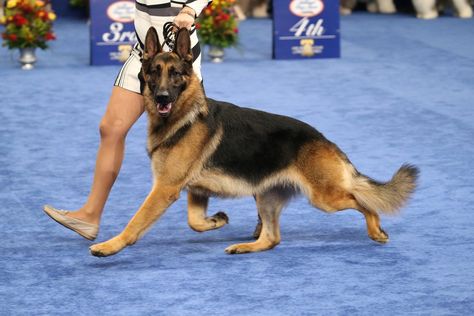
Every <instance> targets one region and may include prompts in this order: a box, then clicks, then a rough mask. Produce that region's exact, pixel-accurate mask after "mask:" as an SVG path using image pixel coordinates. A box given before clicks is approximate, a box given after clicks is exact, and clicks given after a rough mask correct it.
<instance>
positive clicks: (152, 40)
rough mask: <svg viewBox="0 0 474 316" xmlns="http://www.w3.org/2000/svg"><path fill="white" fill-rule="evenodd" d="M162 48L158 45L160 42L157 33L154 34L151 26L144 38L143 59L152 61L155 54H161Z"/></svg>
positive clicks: (154, 31)
mask: <svg viewBox="0 0 474 316" xmlns="http://www.w3.org/2000/svg"><path fill="white" fill-rule="evenodd" d="M161 51H162V48H161V45H160V40H159V38H158V33H156V30H155V28H154V27H153V26H152V27H150V28H149V29H148V32H147V33H146V38H145V54H144V56H143V59H152V58H153V57H155V55H156V54H158V53H161Z"/></svg>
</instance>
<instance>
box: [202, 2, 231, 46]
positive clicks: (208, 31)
mask: <svg viewBox="0 0 474 316" xmlns="http://www.w3.org/2000/svg"><path fill="white" fill-rule="evenodd" d="M234 5H235V0H214V1H212V3H211V4H210V5H209V6H208V7H207V8H205V9H204V10H203V12H202V14H201V16H200V18H199V19H198V21H197V23H196V28H197V29H198V34H199V37H200V41H201V43H202V44H207V45H210V46H215V47H220V48H225V47H230V46H234V45H236V44H237V40H238V33H239V29H238V22H237V21H238V20H237V16H236V14H235V11H234Z"/></svg>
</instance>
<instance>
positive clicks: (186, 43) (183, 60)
mask: <svg viewBox="0 0 474 316" xmlns="http://www.w3.org/2000/svg"><path fill="white" fill-rule="evenodd" d="M192 61H193V55H192V51H191V39H190V35H189V31H188V30H187V29H180V30H179V31H178V32H177V34H176V43H175V48H174V50H173V51H172V52H163V50H162V47H161V44H160V41H159V39H158V34H157V33H156V30H155V28H153V27H151V28H150V29H149V30H148V32H147V35H146V39H145V50H144V56H143V62H142V75H143V79H144V80H145V84H146V87H145V91H144V97H145V98H146V99H147V102H145V105H146V107H147V111H148V112H149V113H152V114H156V115H160V116H161V117H167V116H169V115H170V114H171V111H173V105H175V103H176V102H177V101H178V99H179V96H180V95H181V93H182V92H183V91H184V90H185V89H186V86H187V84H188V82H189V81H190V79H191V76H192V75H193V65H192Z"/></svg>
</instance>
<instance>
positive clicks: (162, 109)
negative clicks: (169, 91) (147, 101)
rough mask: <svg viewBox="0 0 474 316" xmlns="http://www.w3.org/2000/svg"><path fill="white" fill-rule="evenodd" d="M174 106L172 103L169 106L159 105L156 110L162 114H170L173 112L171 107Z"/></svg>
mask: <svg viewBox="0 0 474 316" xmlns="http://www.w3.org/2000/svg"><path fill="white" fill-rule="evenodd" d="M172 106H173V104H172V103H171V102H170V103H168V104H164V105H163V104H157V105H156V108H157V109H158V113H160V114H168V113H169V112H170V111H171V107H172Z"/></svg>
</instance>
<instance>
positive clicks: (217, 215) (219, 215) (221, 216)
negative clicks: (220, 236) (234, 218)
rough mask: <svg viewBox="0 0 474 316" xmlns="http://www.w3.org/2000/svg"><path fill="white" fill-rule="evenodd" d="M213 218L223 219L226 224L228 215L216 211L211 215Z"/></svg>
mask: <svg viewBox="0 0 474 316" xmlns="http://www.w3.org/2000/svg"><path fill="white" fill-rule="evenodd" d="M212 217H213V218H214V219H216V220H222V221H224V222H225V223H226V224H229V217H228V216H227V214H226V213H224V212H217V213H216V214H214V215H213V216H212Z"/></svg>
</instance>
